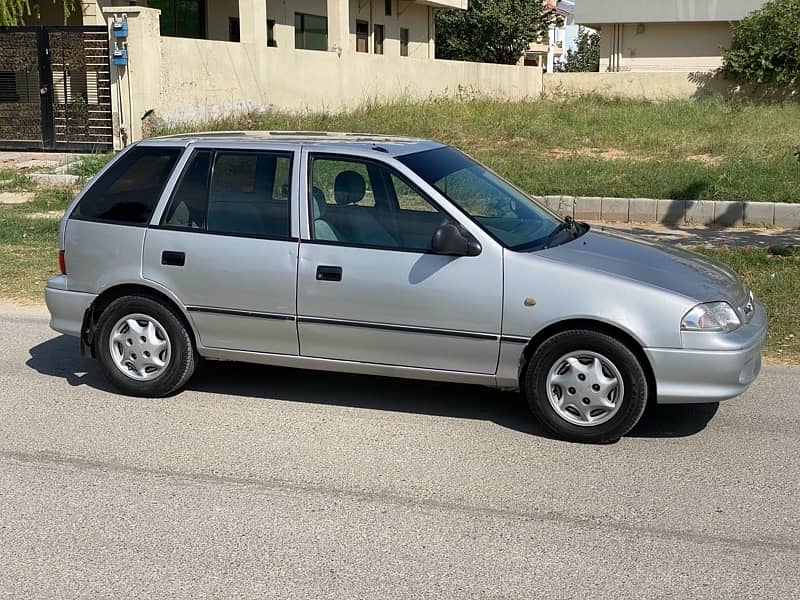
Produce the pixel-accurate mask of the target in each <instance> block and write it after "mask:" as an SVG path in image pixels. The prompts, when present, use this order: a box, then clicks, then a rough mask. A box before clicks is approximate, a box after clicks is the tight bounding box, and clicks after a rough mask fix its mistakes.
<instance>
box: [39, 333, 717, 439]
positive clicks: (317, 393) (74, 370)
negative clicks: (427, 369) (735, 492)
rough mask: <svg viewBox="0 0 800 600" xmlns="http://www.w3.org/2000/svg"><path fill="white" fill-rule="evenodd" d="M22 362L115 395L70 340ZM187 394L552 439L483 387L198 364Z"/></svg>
mask: <svg viewBox="0 0 800 600" xmlns="http://www.w3.org/2000/svg"><path fill="white" fill-rule="evenodd" d="M26 365H27V366H28V367H30V368H31V369H33V370H34V371H36V372H38V373H40V374H42V375H45V376H48V377H55V378H60V379H64V380H65V381H66V382H67V383H68V384H69V385H71V386H75V387H80V386H87V387H89V388H92V389H96V390H100V391H102V392H107V393H110V394H115V393H116V392H115V390H114V389H113V388H112V386H111V385H110V384H109V383H108V382H107V381H106V379H105V377H104V376H103V374H102V373H101V372H100V368H99V365H98V364H97V361H94V360H92V359H89V358H87V357H82V356H81V355H80V352H79V350H78V342H77V340H76V339H75V338H72V337H68V336H59V337H55V338H53V339H50V340H48V341H46V342H43V343H41V344H38V345H36V346H34V347H33V348H31V349H30V358H29V359H28V361H27V362H26ZM191 392H201V393H211V394H220V395H227V396H240V397H247V398H255V399H258V400H265V401H269V402H294V403H310V404H318V405H328V406H347V407H351V408H360V409H365V410H379V411H390V412H399V413H415V414H423V415H431V416H436V417H451V418H458V419H474V420H482V421H489V422H493V423H496V424H497V425H500V426H501V427H505V428H508V429H512V430H514V431H518V432H521V433H525V434H528V435H533V436H537V437H542V438H546V439H553V436H551V435H550V434H549V433H548V432H547V431H546V430H545V429H544V428H543V427H542V426H541V425H540V424H539V423H538V421H537V420H536V419H534V418H533V417H532V416H531V414H530V412H529V410H528V407H527V405H526V403H525V401H524V400H523V399H522V397H521V396H520V394H518V393H514V392H504V391H499V390H495V389H491V388H486V387H482V386H474V385H461V384H453V383H439V382H428V381H415V380H410V379H393V378H388V377H374V376H369V375H351V374H345V373H333V372H325V371H310V370H305V369H289V368H283V367H269V366H262V365H254V364H246V363H229V362H217V361H203V362H202V363H201V364H200V366H199V368H198V370H197V372H196V373H195V376H194V377H193V378H192V379H191V380H190V381H189V384H188V385H187V387H186V391H185V392H183V393H191ZM168 401H169V400H165V402H168ZM715 412H716V410H715V409H714V410H711V409H710V408H709V407H707V406H705V405H702V406H701V407H700V408H697V407H692V406H688V407H662V406H656V407H653V408H652V409H650V410H648V412H647V413H646V414H645V417H644V418H643V420H642V422H641V423H640V424H639V425H638V426H637V428H636V429H634V431H632V432H631V433H630V434H629V435H630V436H632V437H652V438H663V437H686V436H691V435H695V434H697V433H699V432H700V431H702V430H703V429H705V427H706V426H707V424H708V422H709V420H710V419H711V418H712V417H713V416H714V413H715Z"/></svg>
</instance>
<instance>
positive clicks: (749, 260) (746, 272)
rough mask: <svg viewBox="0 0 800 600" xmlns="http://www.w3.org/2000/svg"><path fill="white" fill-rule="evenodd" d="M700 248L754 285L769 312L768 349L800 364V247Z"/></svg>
mask: <svg viewBox="0 0 800 600" xmlns="http://www.w3.org/2000/svg"><path fill="white" fill-rule="evenodd" d="M697 250H698V251H699V252H702V253H703V254H706V255H708V256H711V257H712V258H716V259H717V260H719V261H722V262H724V263H727V264H728V265H729V266H730V267H731V268H732V269H734V270H735V271H736V272H737V273H739V275H740V276H741V277H742V279H744V281H745V283H747V285H749V286H750V288H751V289H752V290H753V293H754V294H755V295H756V297H757V298H758V299H759V300H760V301H761V302H762V303H763V304H764V306H766V308H767V312H768V313H769V336H768V339H767V352H768V353H769V354H770V355H771V356H772V357H773V358H776V359H779V360H781V361H785V362H790V363H793V364H800V313H798V311H797V305H796V304H795V303H796V302H797V298H800V251H798V250H795V251H793V252H787V253H786V254H785V255H784V256H776V255H773V254H770V253H769V252H767V251H766V250H760V249H744V250H739V249H737V250H728V249H721V250H711V249H707V248H701V249H697Z"/></svg>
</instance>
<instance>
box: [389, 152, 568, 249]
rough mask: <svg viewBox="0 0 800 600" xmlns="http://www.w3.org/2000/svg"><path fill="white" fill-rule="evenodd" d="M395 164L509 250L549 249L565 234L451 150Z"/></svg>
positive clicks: (409, 157) (550, 218)
mask: <svg viewBox="0 0 800 600" xmlns="http://www.w3.org/2000/svg"><path fill="white" fill-rule="evenodd" d="M398 160H400V161H401V162H402V163H404V164H405V165H406V166H407V167H409V168H410V169H411V170H412V171H414V172H415V173H417V175H419V176H420V177H422V179H424V180H425V181H427V182H428V183H429V184H430V185H432V186H433V187H435V188H436V189H437V190H439V191H440V192H441V193H442V194H443V195H444V196H446V197H447V199H448V200H450V201H451V202H452V203H453V204H455V205H457V206H458V207H459V208H460V209H461V210H462V211H464V212H465V213H466V214H467V215H468V216H470V217H471V218H472V219H473V220H474V221H476V222H477V223H478V224H479V225H480V226H481V227H482V228H483V229H484V230H486V231H487V232H488V233H489V234H490V235H492V236H493V237H494V238H495V239H497V240H498V241H500V242H501V243H502V244H503V245H505V246H507V247H508V248H510V249H512V250H533V249H536V248H542V247H545V246H548V245H550V242H552V241H553V240H554V237H555V235H556V234H557V233H559V232H560V231H563V230H564V227H563V225H562V223H563V222H562V220H561V219H559V218H558V217H557V216H555V215H554V214H552V213H551V212H550V211H548V210H547V209H545V208H544V207H542V206H540V205H539V204H537V203H536V202H535V201H534V200H532V199H531V198H529V197H528V196H526V195H525V194H524V193H522V192H521V191H519V190H518V189H516V188H515V187H513V186H512V185H511V184H509V183H508V182H506V181H505V180H503V179H501V178H500V177H498V176H497V175H495V174H494V173H492V172H491V171H489V170H488V169H487V168H486V167H484V166H482V165H481V164H480V163H478V162H475V161H474V160H472V159H471V158H469V157H468V156H466V155H464V154H462V153H461V152H459V151H458V150H456V149H454V148H450V147H449V146H446V147H444V148H437V149H435V150H427V151H425V152H417V153H415V154H408V155H406V156H400V157H398ZM570 239H571V236H570Z"/></svg>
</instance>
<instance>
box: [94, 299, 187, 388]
mask: <svg viewBox="0 0 800 600" xmlns="http://www.w3.org/2000/svg"><path fill="white" fill-rule="evenodd" d="M95 344H96V347H95V349H96V352H97V357H98V359H99V361H100V365H101V366H102V368H103V371H104V373H105V375H106V377H108V379H109V380H111V382H112V383H113V384H114V386H115V387H117V388H118V389H119V390H120V391H122V392H123V393H125V394H128V395H131V396H145V397H153V398H155V397H161V396H168V395H170V394H173V393H174V392H176V391H177V390H178V389H180V388H181V387H183V385H184V384H185V383H186V382H187V381H188V380H189V378H190V377H191V376H192V373H193V372H194V369H195V365H196V362H197V357H196V353H195V350H194V345H193V344H192V339H191V337H190V335H189V332H188V330H187V327H186V325H185V324H184V322H183V320H182V319H181V318H180V316H179V315H177V314H176V313H175V312H174V311H173V310H172V309H171V308H169V307H167V306H165V305H163V304H162V303H160V302H158V301H157V300H155V299H153V298H149V297H146V296H126V297H123V298H119V299H117V300H115V301H113V302H112V303H111V304H110V305H109V306H108V307H107V308H106V309H105V310H104V311H103V313H102V314H101V315H100V320H99V323H98V326H97V330H96V335H95Z"/></svg>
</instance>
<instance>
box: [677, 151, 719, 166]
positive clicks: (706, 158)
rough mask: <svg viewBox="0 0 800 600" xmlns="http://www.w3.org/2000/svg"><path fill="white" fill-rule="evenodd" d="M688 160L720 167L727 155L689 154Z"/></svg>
mask: <svg viewBox="0 0 800 600" xmlns="http://www.w3.org/2000/svg"><path fill="white" fill-rule="evenodd" d="M686 160H690V161H692V162H699V163H702V164H704V165H708V166H710V167H718V166H719V165H721V164H722V163H723V161H724V160H725V157H724V156H718V155H715V154H693V155H692V156H687V157H686Z"/></svg>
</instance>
